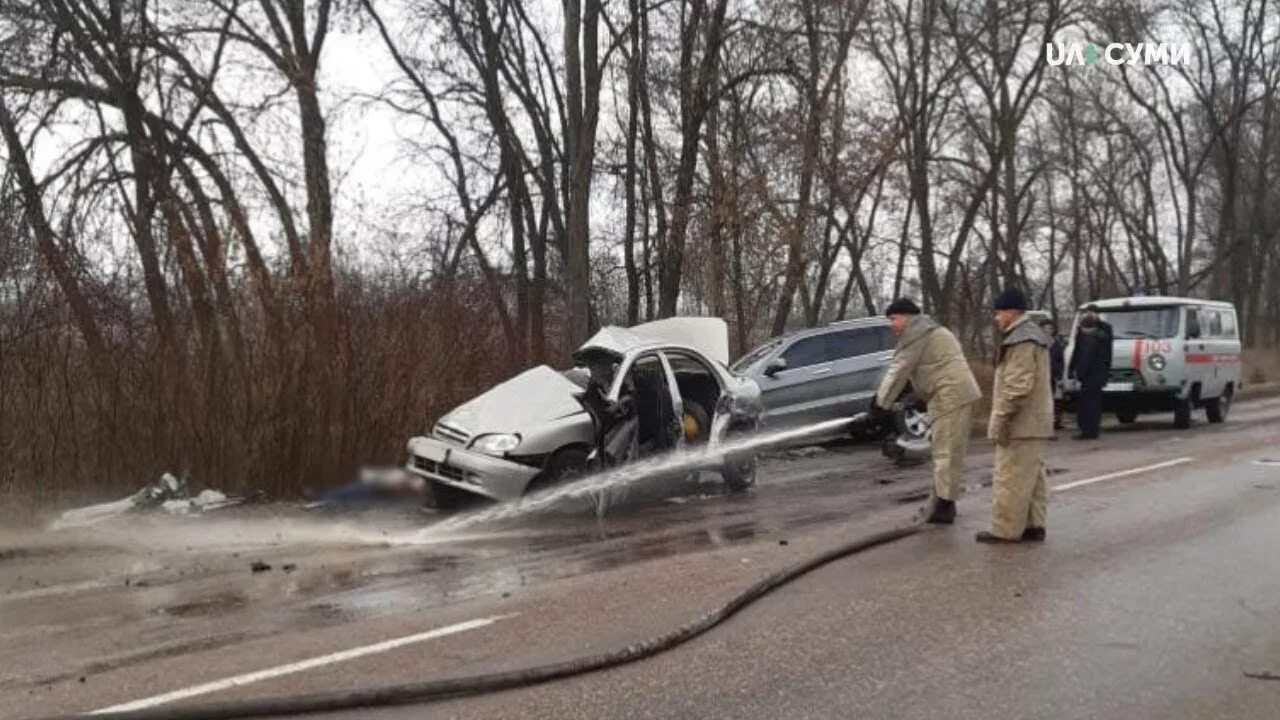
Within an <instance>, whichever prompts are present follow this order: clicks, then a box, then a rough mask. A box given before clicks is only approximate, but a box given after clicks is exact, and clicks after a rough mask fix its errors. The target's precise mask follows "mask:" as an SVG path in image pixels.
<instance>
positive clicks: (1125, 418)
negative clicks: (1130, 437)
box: [1116, 410, 1138, 425]
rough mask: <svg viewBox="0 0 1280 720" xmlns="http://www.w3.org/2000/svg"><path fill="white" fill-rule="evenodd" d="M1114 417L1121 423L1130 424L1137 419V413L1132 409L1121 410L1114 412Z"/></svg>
mask: <svg viewBox="0 0 1280 720" xmlns="http://www.w3.org/2000/svg"><path fill="white" fill-rule="evenodd" d="M1116 419H1117V420H1119V421H1120V423H1121V424H1122V425H1132V424H1134V423H1135V422H1137V421H1138V413H1136V412H1134V411H1132V410H1121V411H1120V412H1117V413H1116Z"/></svg>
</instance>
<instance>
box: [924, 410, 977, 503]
mask: <svg viewBox="0 0 1280 720" xmlns="http://www.w3.org/2000/svg"><path fill="white" fill-rule="evenodd" d="M973 405H974V404H973V403H969V404H968V405H962V406H960V407H958V408H956V409H955V410H952V411H951V412H949V413H947V414H946V415H943V416H942V417H937V418H933V422H932V425H931V426H930V427H931V438H930V441H929V443H930V449H931V450H932V452H933V494H934V496H935V497H938V498H941V499H943V500H956V499H957V498H958V497H959V496H960V486H961V484H962V483H963V482H964V456H965V453H966V452H967V451H968V449H969V434H970V433H971V432H972V431H973V427H972V424H973Z"/></svg>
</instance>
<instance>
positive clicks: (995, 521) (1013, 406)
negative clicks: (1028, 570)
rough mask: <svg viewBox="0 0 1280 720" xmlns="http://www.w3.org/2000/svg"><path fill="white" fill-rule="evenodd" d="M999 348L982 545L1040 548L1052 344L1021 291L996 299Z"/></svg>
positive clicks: (1050, 424)
mask: <svg viewBox="0 0 1280 720" xmlns="http://www.w3.org/2000/svg"><path fill="white" fill-rule="evenodd" d="M995 308H996V314H995V323H996V328H997V330H998V331H999V332H998V336H999V338H1000V347H999V349H998V350H997V353H996V379H995V383H994V385H993V386H992V390H991V402H992V404H991V422H990V423H989V424H988V426H987V437H988V438H989V439H990V440H991V441H992V442H993V443H995V445H996V464H995V473H994V474H995V478H994V482H993V485H994V487H993V490H994V497H993V499H992V508H991V516H992V517H991V531H990V532H986V531H983V532H980V533H978V536H977V540H978V542H983V543H1012V542H1020V541H1023V540H1030V541H1035V542H1039V541H1042V540H1044V538H1045V528H1044V523H1045V515H1046V511H1047V508H1046V503H1047V501H1048V487H1047V486H1046V484H1045V471H1044V444H1045V440H1047V439H1049V438H1051V437H1053V385H1052V383H1051V382H1050V379H1049V363H1050V360H1049V338H1048V336H1046V335H1045V334H1044V332H1043V331H1041V330H1040V328H1038V327H1036V325H1035V323H1033V322H1031V320H1030V319H1029V318H1028V317H1027V316H1026V310H1027V299H1026V297H1025V296H1024V295H1023V294H1022V292H1021V291H1019V290H1006V291H1004V292H1003V293H1001V294H1000V296H999V297H997V298H996V304H995Z"/></svg>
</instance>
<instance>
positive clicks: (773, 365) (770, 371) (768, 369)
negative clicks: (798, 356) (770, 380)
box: [764, 358, 787, 377]
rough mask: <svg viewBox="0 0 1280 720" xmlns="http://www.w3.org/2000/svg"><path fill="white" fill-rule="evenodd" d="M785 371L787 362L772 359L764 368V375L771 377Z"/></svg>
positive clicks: (781, 359) (780, 359) (782, 359)
mask: <svg viewBox="0 0 1280 720" xmlns="http://www.w3.org/2000/svg"><path fill="white" fill-rule="evenodd" d="M786 369H787V361H786V360H785V359H784V358H774V359H772V360H770V361H769V364H768V365H766V366H765V368H764V374H765V375H768V376H769V377H773V376H774V375H777V374H778V373H780V372H782V371H783V370H786Z"/></svg>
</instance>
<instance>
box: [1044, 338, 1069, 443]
mask: <svg viewBox="0 0 1280 720" xmlns="http://www.w3.org/2000/svg"><path fill="white" fill-rule="evenodd" d="M1040 329H1041V330H1044V334H1045V335H1048V336H1049V383H1050V385H1049V387H1051V388H1052V389H1053V429H1054V430H1059V429H1061V428H1062V407H1061V404H1060V403H1059V402H1058V395H1059V393H1058V383H1059V381H1061V380H1062V373H1063V371H1065V370H1066V369H1067V360H1066V357H1067V356H1066V352H1067V349H1066V347H1065V346H1064V345H1063V344H1062V337H1061V336H1060V335H1059V334H1058V323H1056V322H1054V321H1053V320H1052V319H1050V318H1045V319H1044V320H1041V321H1040Z"/></svg>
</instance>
